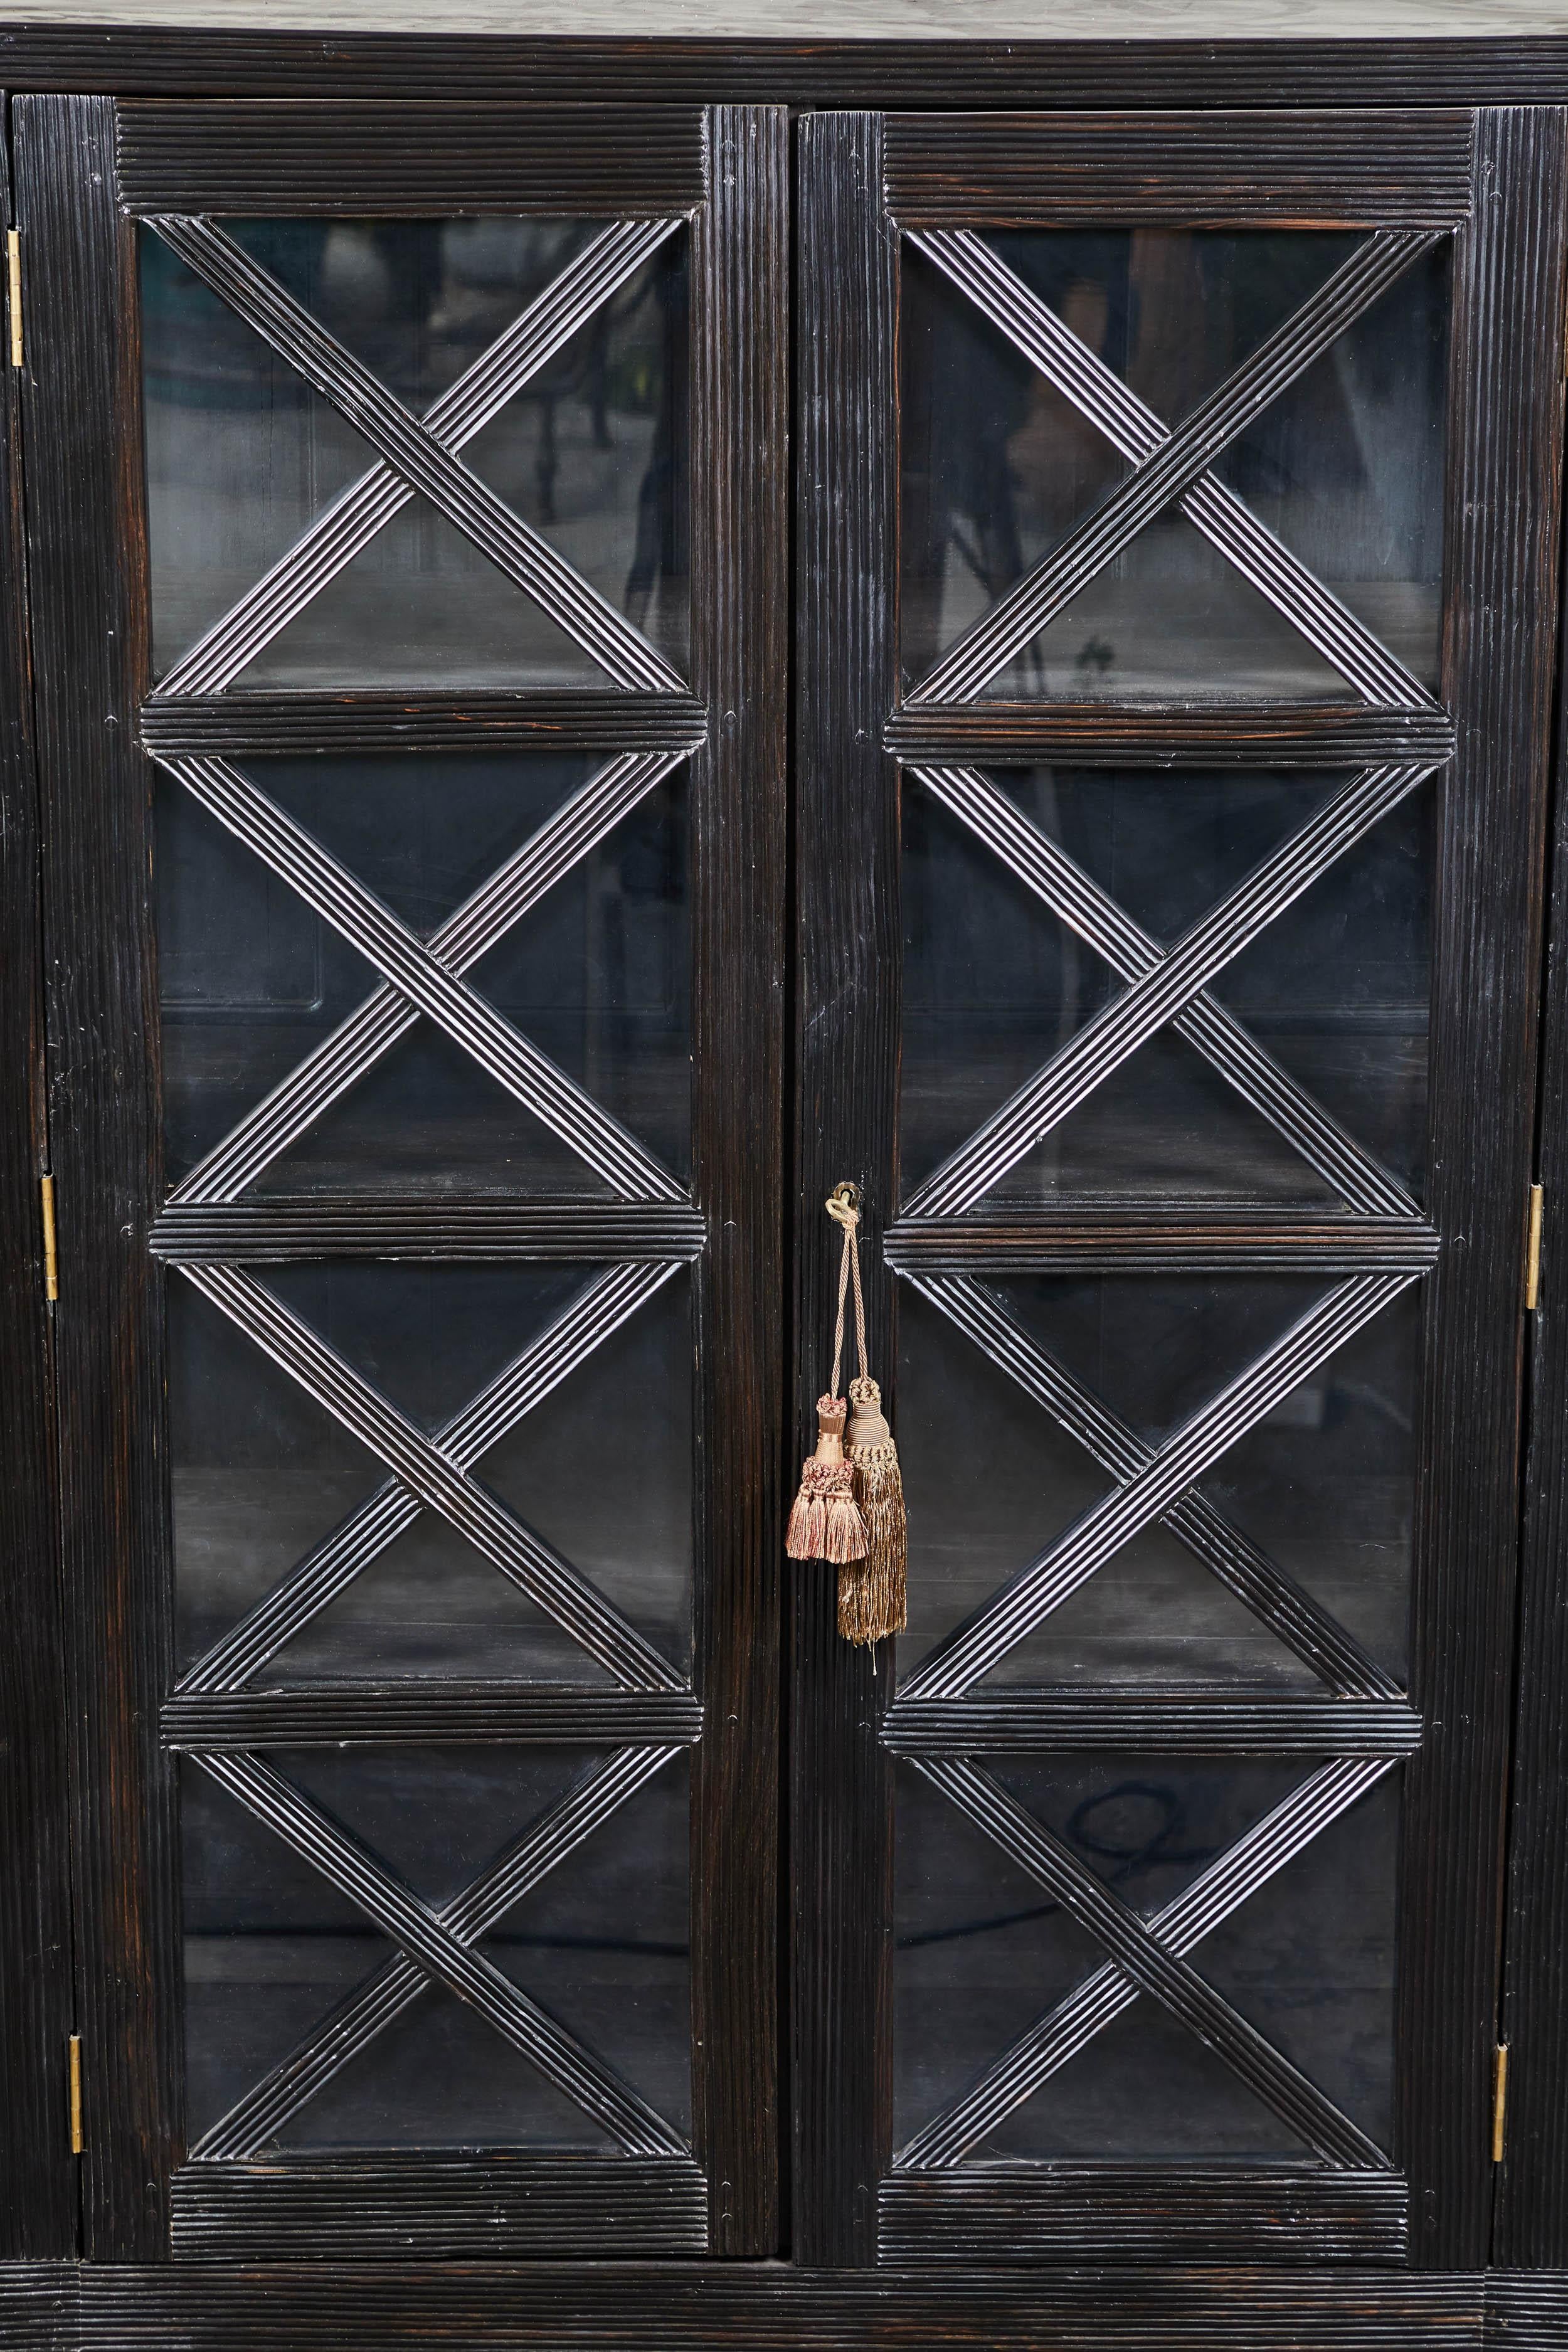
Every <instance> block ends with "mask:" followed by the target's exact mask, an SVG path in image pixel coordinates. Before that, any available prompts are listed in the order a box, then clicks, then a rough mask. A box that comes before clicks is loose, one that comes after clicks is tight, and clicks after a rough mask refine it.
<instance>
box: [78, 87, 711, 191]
mask: <svg viewBox="0 0 1568 2352" xmlns="http://www.w3.org/2000/svg"><path fill="white" fill-rule="evenodd" d="M117 129H118V137H117V142H116V144H117V158H118V164H119V172H120V201H121V204H122V205H124V207H125V208H126V210H127V211H129V212H132V213H157V212H171V213H226V214H235V213H260V214H264V215H277V214H285V215H296V214H319V213H329V214H330V213H348V214H353V215H354V216H356V217H361V218H363V215H366V214H367V213H374V214H377V215H393V216H395V215H398V214H400V213H402V214H411V215H416V216H426V217H427V216H428V215H431V214H444V215H453V214H458V215H463V214H470V215H471V214H478V213H530V212H534V213H543V214H546V215H551V216H552V217H559V216H560V215H562V214H575V215H580V216H582V215H586V216H590V217H592V216H594V215H606V216H608V217H610V218H615V217H617V216H619V215H623V214H627V213H636V214H637V215H638V216H639V217H640V218H657V217H658V216H660V215H668V214H672V213H673V214H686V213H690V212H692V211H693V210H695V208H696V206H697V205H700V203H701V202H702V199H703V197H704V195H705V194H706V193H707V177H708V175H707V156H706V153H705V152H704V145H703V128H702V118H701V116H700V113H699V112H697V111H696V110H695V109H678V108H674V107H664V106H660V107H651V106H644V107H628V108H626V109H624V110H618V111H616V112H614V113H606V112H605V110H603V109H602V108H592V109H575V108H570V107H568V108H560V109H553V110H548V111H546V110H536V109H531V110H529V111H528V113H527V114H526V115H523V114H519V113H515V112H514V113H510V114H506V113H501V112H499V111H497V110H494V109H490V108H485V109H483V110H476V109H474V108H472V107H459V108H456V109H453V108H447V107H441V106H420V105H414V106H409V105H406V104H405V105H399V106H392V107H386V106H374V105H368V106H356V107H353V109H351V110H349V111H347V112H345V110H344V109H343V107H342V105H341V104H340V103H339V102H338V101H336V100H332V99H322V98H321V97H319V96H318V97H314V98H307V99H302V100H299V101H298V102H297V103H296V104H294V105H293V106H290V107H289V109H288V110H286V111H284V110H279V108H278V107H276V106H269V105H267V104H265V103H263V104H260V105H258V104H256V103H255V102H253V101H247V100H244V99H230V100H225V101H223V102H222V103H221V104H218V105H216V106H189V105H174V106H161V105H159V104H158V103H157V102H156V100H153V101H147V100H135V99H132V100H130V101H129V102H128V103H127V104H126V105H124V106H122V107H121V109H120V110H119V115H118V123H117ZM411 152H414V153H416V154H417V156H418V159H419V161H418V168H417V170H416V171H410V169H409V159H410V154H411Z"/></svg>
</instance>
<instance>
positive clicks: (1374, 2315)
mask: <svg viewBox="0 0 1568 2352" xmlns="http://www.w3.org/2000/svg"><path fill="white" fill-rule="evenodd" d="M13 2280H14V2283H12V2284H8V2283H7V2282H5V2281H0V2330H7V2332H5V2334H4V2335H3V2336H0V2340H4V2341H5V2344H6V2347H7V2352H12V2347H16V2352H46V2347H47V2352H55V2347H58V2352H67V2347H75V2346H76V2345H78V2344H79V2343H87V2344H90V2345H94V2346H103V2347H111V2352H141V2347H147V2352H151V2347H153V2346H157V2347H163V2346H166V2345H168V2344H170V2343H171V2342H177V2343H178V2344H180V2345H181V2346H183V2347H189V2352H278V2347H279V2346H280V2345H284V2344H286V2345H287V2346H288V2347H289V2352H316V2347H322V2352H325V2347H329V2346H330V2347H334V2352H336V2347H342V2352H384V2347H388V2346H407V2347H430V2346H433V2345H437V2344H455V2345H462V2346H465V2347H467V2346H478V2345H480V2344H503V2345H505V2346H506V2347H509V2352H510V2347H519V2352H522V2347H529V2352H532V2347H539V2352H560V2347H563V2345H566V2344H570V2345H571V2346H572V2347H574V2352H626V2347H627V2344H628V2341H629V2340H635V2342H636V2344H637V2347H638V2352H643V2347H647V2352H702V2347H707V2346H726V2347H727V2346H736V2347H739V2346H742V2345H744V2346H746V2347H752V2352H808V2347H812V2352H863V2348H864V2352H907V2347H910V2346H914V2345H918V2346H919V2347H921V2352H925V2347H933V2352H936V2347H955V2352H956V2347H965V2352H970V2347H972V2348H973V2352H1039V2347H1041V2346H1049V2347H1051V2352H1170V2347H1172V2346H1173V2345H1181V2346H1193V2347H1196V2346H1199V2345H1203V2346H1207V2345H1210V2344H1215V2343H1220V2342H1223V2343H1225V2344H1226V2345H1227V2346H1231V2347H1235V2352H1434V2347H1436V2346H1439V2345H1441V2346H1444V2347H1451V2352H1482V2344H1483V2333H1484V2331H1486V2330H1487V2326H1488V2321H1489V2319H1490V2322H1491V2326H1492V2329H1493V2331H1494V2332H1492V2333H1491V2334H1489V2335H1488V2336H1487V2339H1486V2340H1487V2343H1488V2345H1489V2347H1495V2346H1497V2345H1500V2344H1502V2343H1504V2342H1506V2343H1507V2344H1508V2345H1509V2346H1510V2347H1518V2352H1536V2347H1539V2352H1548V2347H1550V2348H1551V2352H1561V2346H1562V2344H1563V2333H1562V2329H1563V2316H1564V2315H1565V2314H1568V2280H1564V2278H1563V2274H1562V2273H1557V2274H1555V2275H1554V2276H1542V2277H1541V2278H1538V2279H1531V2278H1529V2277H1528V2276H1526V2275H1525V2274H1522V2273H1513V2274H1512V2275H1511V2276H1509V2277H1494V2278H1492V2279H1491V2280H1488V2279H1487V2278H1486V2277H1485V2276H1484V2275H1483V2274H1481V2273H1473V2272H1472V2273H1454V2272H1447V2273H1442V2272H1433V2273H1427V2274H1426V2275H1425V2276H1423V2275H1420V2274H1416V2273H1399V2272H1394V2271H1391V2270H1389V2269H1387V2268H1385V2267H1381V2266H1379V2267H1365V2268H1363V2267H1359V2266H1346V2265H1343V2264H1340V2265H1328V2264H1318V2265H1310V2264H1309V2265H1302V2266H1300V2267H1299V2268H1296V2267H1290V2266H1283V2265H1282V2266H1279V2267H1278V2268H1273V2269H1268V2268H1237V2267H1228V2268H1227V2267H1219V2266H1214V2265H1210V2266H1199V2267H1183V2268H1160V2267H1157V2266H1152V2265H1150V2264H1148V2263H1138V2262H1129V2263H1118V2264H1117V2265H1116V2266H1115V2268H1114V2269H1113V2270H1110V2271H1108V2269H1107V2268H1106V2266H1105V2265H1104V2264H1103V2263H1095V2262H1083V2263H1077V2264H1071V2265H1068V2266H1064V2267H1063V2268H1062V2269H1060V2270H1058V2271H1055V2272H1051V2271H1046V2272H1042V2271H1038V2270H1036V2271H1033V2272H1031V2271H1028V2270H1019V2269H1014V2270H1005V2269H987V2268H982V2267H980V2266H978V2265H977V2266H975V2267H974V2268H973V2269H971V2270H967V2271H953V2270H952V2269H949V2268H946V2267H942V2268H937V2267H932V2268H931V2269H928V2270H922V2271H911V2270H908V2269H902V2268H898V2269H892V2268H889V2269H885V2270H883V2271H880V2272H875V2273H871V2272H866V2271H839V2272H836V2273H834V2272H822V2271H816V2272H812V2271H805V2270H799V2269H796V2268H795V2267H793V2266H792V2265H789V2264H784V2263H777V2264H770V2265H762V2266H750V2265H744V2264H712V2265H701V2264H697V2263H664V2264H657V2263H549V2262H544V2263H534V2264H521V2263H487V2264H484V2265H481V2266H471V2265H470V2266H467V2267H465V2266H463V2265H462V2264H458V2263H355V2264H346V2265H345V2264H331V2263H320V2262H316V2263H310V2262H304V2263H300V2262H296V2263H250V2264H247V2265H244V2266H241V2265H238V2264H234V2263H229V2264H216V2263H215V2264H199V2263H191V2264H186V2263H179V2264H174V2265H164V2266H162V2267H145V2268H140V2269H126V2268H114V2267H108V2266H106V2267H102V2268H93V2267H88V2266H83V2267H80V2268H77V2267H74V2266H72V2265H69V2264H66V2263H60V2264H55V2265H48V2266H46V2265H31V2266H18V2268H17V2271H16V2273H13ZM1489 2305H1490V2306H1491V2308H1490V2311H1489V2308H1488V2306H1489ZM628 2314H631V2315H634V2316H633V2317H632V2318H631V2319H630V2320H629V2321H628ZM1504 2330H1506V2331H1507V2332H1506V2333H1504V2332H1503V2331H1504Z"/></svg>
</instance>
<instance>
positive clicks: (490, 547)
mask: <svg viewBox="0 0 1568 2352" xmlns="http://www.w3.org/2000/svg"><path fill="white" fill-rule="evenodd" d="M151 226H153V228H155V229H156V230H157V232H158V234H159V236H161V237H162V238H163V242H164V243H165V245H167V246H168V247H169V248H170V250H171V251H172V252H174V253H176V254H178V256H179V257H180V259H181V260H182V261H184V262H186V263H187V264H188V265H189V267H190V268H192V269H194V270H195V273H196V275H197V277H198V278H201V279H202V280H203V282H204V283H205V285H207V286H209V287H210V288H211V289H212V290H213V292H214V293H215V294H216V295H218V296H219V297H220V298H221V299H223V300H224V301H226V303H227V304H228V305H229V307H230V308H231V309H232V310H237V312H238V313H239V315H240V317H241V318H242V319H244V320H247V322H248V323H249V325H251V326H252V327H254V328H255V329H256V331H257V332H258V334H260V335H262V336H263V337H265V339H266V341H268V342H269V343H270V344H271V345H272V347H273V349H274V350H275V351H277V352H281V354H282V356H283V357H284V358H285V359H286V360H288V361H289V363H290V365H292V366H294V367H296V368H298V370H299V371H300V374H301V375H302V376H304V377H305V379H306V381H307V382H308V383H310V384H312V385H313V386H314V387H315V389H316V390H317V391H318V392H319V393H321V394H322V395H323V396H324V397H325V398H326V399H328V400H330V401H331V403H332V405H333V406H334V407H335V408H337V409H338V410H340V411H341V413H342V415H344V416H345V417H346V418H347V419H348V421H349V423H350V424H351V425H353V426H354V428H355V430H356V431H358V432H359V433H361V434H363V436H364V437H365V439H366V440H367V441H368V442H369V443H370V444H371V446H372V447H373V448H374V449H376V450H377V451H379V453H380V455H381V457H382V458H383V459H384V462H385V463H386V465H387V466H389V467H391V468H392V469H393V470H394V471H395V473H396V474H397V475H398V476H400V478H402V479H403V480H404V481H405V482H407V483H408V484H409V486H410V488H413V489H416V490H419V491H422V492H423V493H424V495H425V497H426V498H427V499H429V500H430V502H431V504H432V505H433V506H435V507H437V508H438V509H439V510H440V511H441V513H442V514H444V515H445V516H446V518H447V521H448V522H450V523H452V524H453V525H455V527H456V528H457V529H458V530H460V531H461V532H462V533H463V535H464V537H465V538H466V539H468V540H470V541H472V542H473V544H474V545H475V546H476V547H477V548H478V549H479V552H480V553H481V554H482V555H486V556H488V557H489V560H490V562H492V563H493V564H494V565H495V566H496V568H497V570H498V571H500V572H504V573H505V574H506V577H507V578H508V579H509V580H510V581H511V582H512V583H514V585H515V586H517V587H519V588H521V590H522V591H523V593H524V594H525V595H528V596H531V598H532V599H533V601H534V603H535V604H538V605H540V606H541V607H542V610H543V611H544V612H546V613H548V614H549V615H550V618H551V619H552V621H553V622H555V624H556V625H557V626H558V627H560V628H562V629H563V630H564V631H565V632H566V634H567V635H568V636H569V637H570V638H571V639H572V641H573V643H574V645H577V646H581V647H582V649H583V651H584V653H586V654H587V655H589V656H591V657H592V659H593V660H595V661H596V662H597V663H598V665H599V667H600V668H601V669H603V670H604V671H605V672H606V674H607V675H608V676H609V677H611V678H612V679H613V680H614V681H615V683H616V685H617V686H620V687H625V688H628V689H633V690H635V689H637V688H640V689H642V690H643V691H644V692H645V693H647V692H655V693H657V692H661V691H662V692H666V693H668V692H679V690H680V688H681V685H682V680H681V678H680V677H679V673H678V672H677V671H675V670H673V669H672V668H671V667H670V666H669V664H668V662H667V661H666V660H665V658H664V656H663V655H662V654H660V653H658V652H657V651H656V650H655V648H654V647H653V646H651V645H649V643H648V641H647V638H646V637H645V636H644V635H643V634H642V632H641V630H640V629H637V628H634V627H633V625H632V624H631V623H630V622H629V621H627V620H626V619H624V618H623V616H622V615H621V614H619V613H617V612H616V608H615V606H614V605H613V604H611V603H610V602H609V601H608V599H607V598H605V597H604V596H601V595H600V593H599V592H598V590H597V589H596V588H595V587H593V586H591V585H590V583H588V582H587V581H586V580H584V578H583V576H582V574H581V572H576V571H574V569H573V567H572V565H571V564H570V563H568V562H566V559H565V558H564V556H563V555H561V554H559V553H558V552H557V551H556V550H555V549H554V548H553V547H552V546H551V544H550V542H549V541H548V540H547V539H544V538H542V536H541V535H540V533H539V532H538V531H536V530H534V529H533V528H532V526H531V524H529V523H526V522H524V521H523V520H522V518H521V516H520V515H517V514H514V513H513V512H512V509H510V507H509V506H508V505H507V504H506V503H505V501H504V500H503V499H499V498H497V496H496V494H495V492H494V491H493V490H492V489H490V488H489V486H488V485H487V484H486V483H484V482H482V481H481V480H480V479H479V476H478V475H477V474H474V473H471V472H470V471H469V469H468V467H466V466H465V465H463V464H462V463H461V461H460V460H459V459H458V458H457V457H454V456H453V455H452V453H451V450H450V449H449V448H448V447H447V445H446V444H445V443H444V442H442V441H440V440H438V439H437V437H436V436H435V435H434V434H433V433H432V432H431V431H430V430H429V428H428V426H427V425H423V424H421V423H420V421H419V419H418V418H417V417H415V416H412V415H410V414H409V412H408V410H407V409H406V408H405V407H404V405H403V404H402V402H401V401H399V400H396V399H395V398H394V397H393V395H392V394H391V393H389V392H388V391H387V389H386V387H385V385H384V384H383V383H380V382H378V380H377V379H376V378H375V377H374V375H372V374H371V373H370V371H369V369H368V368H365V367H363V366H362V365H361V364H360V362H359V361H358V360H356V359H355V358H354V357H353V353H352V352H348V351H345V349H344V348H343V346H342V344H341V343H340V342H338V341H336V340H335V339H334V337H332V336H331V335H329V334H328V333H327V331H326V330H325V328H324V327H322V326H321V324H320V323H319V321H317V320H314V319H312V318H311V316H310V312H309V311H308V310H302V309H301V308H300V304H299V303H298V302H296V301H295V300H294V299H293V297H292V296H291V295H290V294H289V293H287V292H286V291H285V290H284V289H283V288H282V287H281V286H280V285H279V283H278V280H277V279H276V278H273V277H272V276H271V275H270V273H269V272H268V271H267V270H265V269H263V268H261V267H260V266H259V264H258V263H257V262H254V261H252V259H251V258H250V256H249V255H248V254H247V252H245V250H244V249H243V247H240V246H238V245H237V244H236V243H235V241H234V239H233V238H232V237H231V236H226V234H225V233H224V231H223V230H222V229H220V228H218V227H216V226H215V225H214V223H213V222H211V221H208V220H181V219H177V218H174V217H172V216H169V215H163V216H161V217H159V218H155V219H153V221H152V223H151Z"/></svg>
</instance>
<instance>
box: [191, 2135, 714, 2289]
mask: <svg viewBox="0 0 1568 2352" xmlns="http://www.w3.org/2000/svg"><path fill="white" fill-rule="evenodd" d="M173 2205H174V2213H173V2223H174V2259H175V2260H176V2262H186V2263H245V2262H256V2261H258V2260H260V2261H264V2262H290V2261H292V2262H300V2261H305V2262H310V2261H315V2262H321V2263H325V2262H331V2263H333V2264H334V2265H335V2264H338V2263H342V2262H343V2261H344V2260H345V2259H346V2260H347V2261H348V2262H350V2263H362V2262H363V2263H374V2262H384V2261H387V2260H396V2261H400V2262H408V2261H416V2262H417V2261H421V2260H423V2261H426V2262H444V2261H452V2260H454V2259H457V2260H460V2259H461V2258H462V2257H463V2256H464V2255H465V2254H467V2255H470V2256H471V2255H472V2252H473V2250H474V2248H475V2247H476V2246H483V2247H484V2248H485V2249H486V2252H487V2255H488V2256H489V2259H491V2260H494V2261H505V2260H506V2259H507V2257H508V2256H516V2255H520V2254H522V2255H526V2254H542V2255H548V2256H550V2257H552V2259H555V2260H560V2259H562V2258H563V2257H569V2256H571V2255H573V2254H575V2255H577V2256H578V2257H579V2258H583V2259H591V2258H593V2257H595V2256H599V2255H602V2254H603V2253H604V2252H605V2247H606V2246H613V2247H614V2249H615V2251H616V2254H617V2255H618V2256H621V2257H624V2258H625V2259H626V2260H629V2261H634V2262H635V2261H638V2260H642V2261H647V2260H649V2259H651V2258H654V2257H658V2256H668V2255H682V2254H684V2255H691V2254H700V2253H701V2252H704V2250H705V2248H706V2245H707V2234H708V2184H707V2182H706V2181H705V2180H704V2179H703V2178H702V2175H701V2174H700V2172H699V2171H698V2169H697V2167H696V2166H695V2165H694V2164H690V2163H682V2162H679V2161H678V2160H677V2161H667V2162H658V2163H655V2162H648V2161H639V2160H636V2159H631V2158H622V2157H613V2156H611V2157H596V2156H577V2155H563V2154H558V2153H555V2152H553V2151H552V2152H551V2153H550V2154H548V2155H534V2154H524V2153H522V2152H521V2151H519V2150H515V2149H512V2150H505V2149H496V2150H487V2149H477V2150H475V2151H473V2152H471V2153H465V2154H463V2155H445V2154H432V2153H430V2152H428V2151H420V2152H418V2153H410V2154H409V2155H408V2156H406V2157H401V2158H400V2157H398V2156H395V2155H389V2154H384V2153H378V2154H375V2155H363V2156H362V2155H350V2156H346V2157H338V2158H331V2159H324V2158H323V2159H318V2160H316V2161H311V2160H310V2159H308V2158H275V2159H270V2160H268V2159H263V2158H255V2159H252V2160H251V2161H250V2162H248V2163H236V2164H187V2165H184V2166H182V2167H181V2168H180V2169H179V2170H178V2171H177V2172H176V2173H175V2175H174V2187H173Z"/></svg>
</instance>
